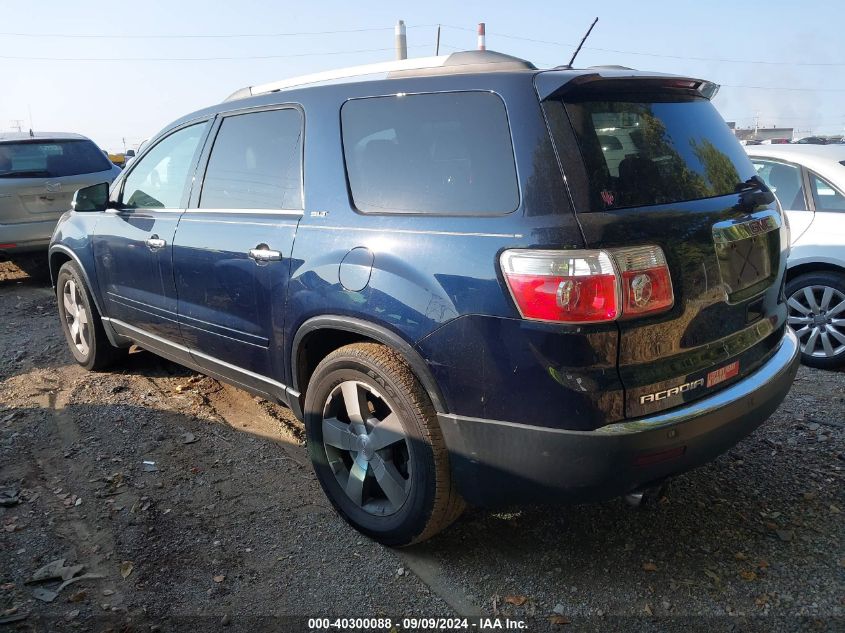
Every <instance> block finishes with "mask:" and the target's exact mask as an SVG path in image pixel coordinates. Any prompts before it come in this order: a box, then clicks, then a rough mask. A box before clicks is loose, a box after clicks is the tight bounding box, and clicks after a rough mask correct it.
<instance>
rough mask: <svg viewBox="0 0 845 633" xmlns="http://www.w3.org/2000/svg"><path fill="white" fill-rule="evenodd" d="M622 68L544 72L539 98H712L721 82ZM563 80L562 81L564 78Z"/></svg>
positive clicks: (537, 83)
mask: <svg viewBox="0 0 845 633" xmlns="http://www.w3.org/2000/svg"><path fill="white" fill-rule="evenodd" d="M625 70H626V69H622V68H608V69H607V71H608V72H594V73H587V74H584V75H575V76H567V75H564V74H563V73H560V74H559V73H555V72H548V73H541V74H539V75H538V76H537V78H536V80H535V82H536V85H537V92H538V94H539V95H540V99H560V98H564V97H572V96H575V95H577V96H578V97H585V96H589V95H600V94H607V93H611V92H612V93H637V92H664V93H674V94H684V95H692V96H699V97H704V98H705V99H712V98H713V97H715V96H716V93H717V92H718V91H719V84H715V83H713V82H712V81H706V80H704V79H694V78H691V77H678V76H676V75H661V74H654V75H651V74H644V73H636V74H632V73H629V72H625ZM562 78H563V79H564V82H563V83H561V79H562Z"/></svg>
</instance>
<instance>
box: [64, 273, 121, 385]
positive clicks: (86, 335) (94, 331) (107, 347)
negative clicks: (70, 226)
mask: <svg viewBox="0 0 845 633" xmlns="http://www.w3.org/2000/svg"><path fill="white" fill-rule="evenodd" d="M56 298H57V299H58V302H59V318H60V320H61V324H62V332H64V335H65V340H66V341H67V343H68V347H69V348H70V352H71V354H73V358H74V360H76V362H77V363H79V364H80V365H82V366H83V367H84V368H85V369H88V370H100V369H105V368H106V367H108V366H110V365H112V364H113V363H114V362H115V361H117V360H119V359H120V358H123V357H125V356H126V352H127V350H125V349H122V348H117V347H114V346H113V345H112V344H111V342H109V339H108V337H107V336H106V332H105V330H104V329H103V322H102V320H101V319H100V313H99V312H98V311H97V306H96V304H95V303H94V299H93V298H92V297H91V291H90V290H89V289H88V286H87V285H86V284H85V279H84V277H83V276H82V273H81V272H80V270H79V267H78V266H77V265H76V264H75V263H74V262H66V263H65V264H63V265H62V267H61V268H60V269H59V274H58V275H57V276H56Z"/></svg>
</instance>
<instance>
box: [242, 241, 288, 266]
mask: <svg viewBox="0 0 845 633" xmlns="http://www.w3.org/2000/svg"><path fill="white" fill-rule="evenodd" d="M249 258H250V259H252V260H255V261H256V262H258V263H262V262H278V261H281V259H282V254H281V253H280V252H279V251H274V250H270V247H269V246H267V245H266V244H259V245H258V246H256V247H255V248H251V249H249Z"/></svg>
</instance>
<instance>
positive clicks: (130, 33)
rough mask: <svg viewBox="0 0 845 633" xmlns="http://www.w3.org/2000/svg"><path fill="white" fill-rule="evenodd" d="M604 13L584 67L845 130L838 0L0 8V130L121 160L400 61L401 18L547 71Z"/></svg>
mask: <svg viewBox="0 0 845 633" xmlns="http://www.w3.org/2000/svg"><path fill="white" fill-rule="evenodd" d="M596 16H598V17H599V23H598V24H597V25H596V28H595V29H594V31H593V33H592V35H591V36H590V39H589V40H588V41H587V44H586V45H585V48H584V49H583V50H582V52H581V54H580V56H579V58H578V60H577V62H576V65H577V66H589V65H593V64H620V65H623V66H631V67H634V68H640V69H647V70H654V71H661V72H671V73H677V74H682V75H687V76H693V77H700V78H704V79H709V80H712V81H715V82H716V83H719V84H722V89H721V91H720V93H719V94H718V95H717V97H716V99H715V100H714V104H715V105H716V107H717V108H718V109H719V110H720V112H721V113H722V116H724V117H725V119H727V120H735V121H737V122H738V124H739V125H742V126H749V125H752V123H753V118H754V116H755V113H759V117H760V124H761V125H764V126H767V127H768V126H772V125H778V126H794V127H796V128H797V129H798V130H800V131H799V132H798V133H797V136H798V137H800V136H805V135H807V134H809V133H810V132H811V131H812V132H815V133H828V134H830V133H842V132H843V131H845V81H843V79H845V2H841V1H836V0H829V1H826V0H807V1H804V2H799V1H798V0H792V1H789V2H787V1H783V0H767V1H765V2H736V1H732V2H727V1H723V0H710V1H709V2H688V3H687V2H682V0H676V1H675V2H657V1H654V2H647V1H646V0H643V1H641V2H631V1H630V0H626V1H616V0H613V1H610V0H595V1H593V2H583V1H579V2H573V1H569V2H566V1H557V2H536V1H532V0H521V1H520V2H507V3H505V2H494V1H491V0H487V1H485V2H476V1H472V0H469V1H464V2H460V3H458V2H454V1H453V2H442V1H440V0H427V1H425V2H415V3H410V2H400V1H394V2H385V3H378V2H370V1H367V0H358V1H357V2H339V1H337V0H331V1H328V2H317V1H315V0H308V1H306V2H289V1H285V2H260V1H257V0H238V1H237V2H220V1H216V2H210V1H205V2H199V1H196V0H187V1H185V0H169V1H168V2H163V1H161V0H145V1H144V2H108V3H106V2H96V3H95V2H88V1H85V0H80V1H78V2H67V1H55V0H49V1H39V0H28V1H26V2H20V1H19V0H0V95H2V96H0V130H9V129H13V127H14V123H13V121H14V120H20V121H21V125H22V127H23V128H24V129H28V128H29V120H30V111H31V116H32V122H33V125H34V127H35V129H36V130H42V131H63V132H79V133H82V134H85V135H87V136H90V137H91V138H92V139H94V141H95V142H97V143H98V144H99V145H101V146H102V147H103V148H104V149H108V150H112V151H120V150H122V149H123V139H124V138H125V139H126V143H127V146H128V147H132V146H136V145H137V144H138V143H139V142H140V141H141V140H143V139H145V138H148V137H150V136H152V135H153V134H155V133H156V132H157V131H158V130H159V129H161V128H162V127H163V126H164V125H165V124H167V123H169V122H170V121H172V120H174V119H176V118H178V117H180V116H182V115H183V114H186V113H188V112H191V111H193V110H196V109H198V108H201V107H204V106H207V105H211V104H213V103H217V102H219V101H221V100H222V99H223V98H225V97H226V96H227V95H229V94H230V93H231V92H233V91H234V90H236V89H238V88H240V87H243V86H246V85H252V84H256V83H262V82H266V81H271V80H274V79H282V78H285V77H291V76H295V75H299V74H303V73H310V72H317V71H321V70H328V69H331V68H338V67H342V66H351V65H357V64H365V63H370V62H377V61H385V60H389V59H392V58H393V28H392V27H393V25H394V24H395V23H396V20H397V19H403V20H404V21H405V23H406V24H407V25H408V54H409V56H411V57H416V56H426V55H432V54H434V42H435V30H436V27H435V26H434V25H436V24H437V23H442V24H443V29H442V35H441V53H448V52H452V51H454V50H458V49H472V48H475V43H476V41H475V40H476V37H475V26H476V24H477V23H478V22H481V21H483V22H486V24H487V47H488V49H490V50H497V51H501V52H504V53H509V54H512V55H517V56H519V57H524V58H526V59H529V60H531V61H533V62H534V63H535V64H536V65H537V66H540V67H550V66H553V65H557V64H565V63H566V62H567V61H568V60H569V57H570V55H571V53H572V50H573V49H574V46H575V45H576V44H577V42H578V40H579V39H580V37H581V36H582V34H583V33H584V31H585V30H586V29H587V27H588V26H589V24H590V22H591V21H592V19H593V18H594V17H596ZM456 27H458V28H456ZM353 30H354V32H352V31H353ZM325 31H348V32H342V33H324V32H325ZM88 36H94V37H88ZM152 36H158V37H152ZM161 36H167V37H161ZM185 36H191V37H185ZM198 36H200V37H198ZM208 36H226V37H208ZM243 36H246V37H243ZM519 38H522V39H519ZM525 38H527V39H525ZM530 40H542V41H530ZM374 49H375V50H374ZM378 49H385V50H378ZM214 57H216V58H236V59H216V60H211V59H207V58H214ZM262 57H263V58H262ZM186 58H193V59H186ZM195 58H206V59H201V60H197V59H195ZM250 58H251V59H250ZM749 62H767V63H762V64H761V63H749Z"/></svg>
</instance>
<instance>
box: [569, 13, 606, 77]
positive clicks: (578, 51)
mask: <svg viewBox="0 0 845 633" xmlns="http://www.w3.org/2000/svg"><path fill="white" fill-rule="evenodd" d="M598 21H599V19H598V18H596V19H595V20H593V23H592V24H591V25H590V28H588V29H587V32H586V33H584V37H582V38H581V43H580V44H578V48H576V49H575V52H574V53H572V59H570V60H569V64H567V65H568V66H569V67H570V68H572V64H574V63H575V58H576V57H578V53H580V52H581V47H582V46H584V42H586V41H587V38H588V37H590V33H592V32H593V27H594V26H595V25H596V22H598Z"/></svg>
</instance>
